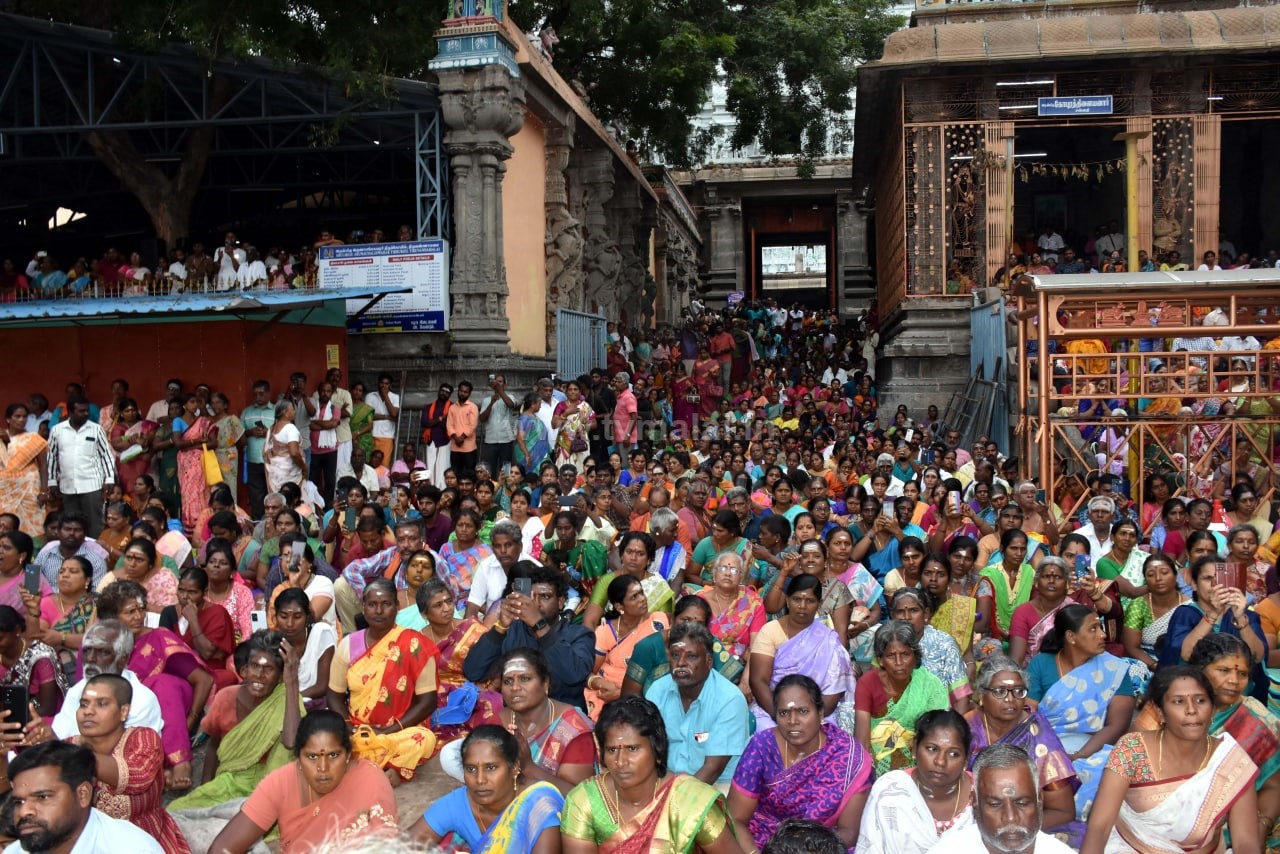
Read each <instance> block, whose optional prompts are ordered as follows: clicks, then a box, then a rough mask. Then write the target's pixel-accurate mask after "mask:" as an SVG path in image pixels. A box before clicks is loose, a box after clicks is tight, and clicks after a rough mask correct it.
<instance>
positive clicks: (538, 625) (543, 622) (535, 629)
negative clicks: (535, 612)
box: [533, 619, 551, 635]
mask: <svg viewBox="0 0 1280 854" xmlns="http://www.w3.org/2000/svg"><path fill="white" fill-rule="evenodd" d="M550 625H551V624H550V623H548V622H547V621H546V620H541V619H540V620H538V622H536V623H534V624H533V633H534V634H535V635H536V634H537V633H538V632H540V631H542V630H543V629H545V628H547V627H548V626H550Z"/></svg>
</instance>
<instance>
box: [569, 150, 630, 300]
mask: <svg viewBox="0 0 1280 854" xmlns="http://www.w3.org/2000/svg"><path fill="white" fill-rule="evenodd" d="M570 170H571V174H572V176H573V181H574V187H575V189H574V190H573V192H574V194H575V202H576V205H575V210H576V211H578V212H579V213H578V217H579V219H581V220H582V222H583V225H584V226H585V227H584V230H583V233H584V236H585V238H586V246H585V248H584V249H583V263H582V270H583V275H584V276H585V287H586V293H585V296H584V300H585V305H584V308H585V309H586V310H588V311H590V310H593V309H595V308H598V307H601V306H603V305H605V304H606V303H608V302H609V301H610V300H612V299H613V296H614V295H613V289H614V286H615V285H616V284H617V282H618V277H619V275H620V274H621V273H622V263H623V258H622V252H621V251H620V250H619V248H618V244H617V242H616V240H615V239H614V235H613V234H612V232H611V231H610V230H609V212H608V209H607V206H608V204H609V202H610V201H611V200H612V199H613V193H614V188H615V186H616V182H617V178H616V176H615V175H614V172H613V154H612V152H610V151H609V150H608V149H607V148H588V149H578V150H576V151H575V152H574V154H573V158H572V163H571V166H570Z"/></svg>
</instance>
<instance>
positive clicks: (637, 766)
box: [560, 697, 743, 854]
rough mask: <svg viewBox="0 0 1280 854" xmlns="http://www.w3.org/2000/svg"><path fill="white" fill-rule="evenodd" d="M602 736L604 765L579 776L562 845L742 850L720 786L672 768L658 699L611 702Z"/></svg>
mask: <svg viewBox="0 0 1280 854" xmlns="http://www.w3.org/2000/svg"><path fill="white" fill-rule="evenodd" d="M596 743H597V745H599V748H600V756H601V757H602V758H601V764H602V765H603V766H604V773H602V774H599V775H596V776H594V777H590V778H588V779H587V780H584V781H583V782H582V783H579V784H578V785H577V786H575V787H574V788H573V790H572V791H570V792H569V794H568V796H567V797H566V798H565V804H564V812H563V815H562V816H561V818H560V838H561V841H562V850H564V851H565V852H568V854H595V852H597V851H606V852H608V851H619V850H623V846H624V845H625V846H626V848H625V850H635V851H692V850H693V848H694V846H697V848H698V849H699V850H700V851H702V852H704V854H737V852H739V851H741V850H743V849H742V848H741V847H740V845H739V842H738V840H737V839H736V838H735V830H734V825H733V820H732V819H731V818H730V817H729V814H728V811H727V809H726V807H725V802H724V798H723V797H721V795H720V793H719V792H717V791H716V790H715V789H714V788H712V787H711V786H708V785H707V784H706V783H703V782H701V781H699V780H696V779H694V778H693V777H690V776H688V775H686V774H669V773H668V772H667V730H666V725H665V724H664V723H663V721H662V715H661V714H659V712H658V707H657V706H655V705H654V704H653V703H651V702H649V701H648V700H646V699H644V698H643V697H622V698H621V699H618V700H614V701H613V702H612V703H609V704H608V705H606V706H605V708H604V711H603V712H601V714H600V722H599V724H598V725H597V727H596ZM619 772H622V773H621V774H619Z"/></svg>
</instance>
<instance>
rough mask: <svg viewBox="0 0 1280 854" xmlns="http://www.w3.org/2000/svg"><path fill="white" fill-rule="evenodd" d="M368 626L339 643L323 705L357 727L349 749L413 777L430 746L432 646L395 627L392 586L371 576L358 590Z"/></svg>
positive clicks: (397, 776) (394, 778) (393, 777)
mask: <svg viewBox="0 0 1280 854" xmlns="http://www.w3.org/2000/svg"><path fill="white" fill-rule="evenodd" d="M364 619H365V622H366V623H367V624H368V626H369V627H368V628H367V629H361V630H360V631H358V632H353V633H351V634H349V635H344V636H343V638H342V640H340V641H338V646H337V648H336V650H335V651H334V654H333V663H332V665H330V668H329V708H330V709H332V710H333V711H335V712H337V713H338V714H340V715H342V717H343V718H344V719H346V720H348V721H350V722H351V723H352V725H353V726H355V727H356V732H355V738H354V742H355V753H356V756H358V757H360V758H362V759H368V760H369V761H371V762H373V763H374V764H375V765H377V766H378V767H379V768H381V769H383V770H384V771H385V772H386V773H387V779H388V780H389V781H391V783H392V785H399V784H400V783H401V782H402V781H404V780H412V779H413V775H414V772H415V771H416V770H417V768H418V766H419V765H421V764H422V763H423V762H426V761H427V760H428V759H430V758H431V756H432V754H434V753H435V751H436V743H437V741H436V736H435V733H433V732H432V731H431V730H430V729H428V728H427V726H426V723H427V719H428V718H430V717H431V713H432V712H434V711H435V709H436V655H437V654H438V650H437V649H436V646H435V644H433V643H432V642H431V641H429V640H427V639H426V638H425V637H423V636H422V635H420V634H418V633H417V632H415V631H413V630H412V629H406V628H404V627H402V626H397V625H396V622H395V620H396V586H395V582H393V581H391V580H390V579H388V578H375V579H373V580H372V581H370V582H369V584H368V585H367V586H366V587H365V589H364Z"/></svg>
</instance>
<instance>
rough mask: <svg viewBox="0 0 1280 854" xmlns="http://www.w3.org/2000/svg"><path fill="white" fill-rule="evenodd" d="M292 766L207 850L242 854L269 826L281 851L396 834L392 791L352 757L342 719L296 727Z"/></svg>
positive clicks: (271, 778)
mask: <svg viewBox="0 0 1280 854" xmlns="http://www.w3.org/2000/svg"><path fill="white" fill-rule="evenodd" d="M297 741H298V746H297V749H296V750H295V751H294V755H295V756H296V757H297V759H296V761H294V762H289V763H288V764H286V765H283V766H281V767H279V768H277V769H276V770H275V771H272V772H271V773H270V774H268V775H267V776H266V777H265V778H264V779H263V780H262V782H261V783H260V784H259V785H258V786H257V788H255V789H254V790H253V794H251V795H250V796H249V799H248V800H247V801H245V802H244V806H242V807H241V808H240V812H238V813H236V815H235V817H234V818H232V819H231V821H230V822H228V823H227V826H226V828H224V829H223V831H222V832H221V833H220V834H218V837H217V838H216V839H215V840H214V841H213V844H212V845H210V846H209V850H210V851H218V852H227V854H245V852H247V851H248V850H249V849H250V848H252V847H253V846H254V844H256V843H257V842H258V841H259V840H260V839H262V837H263V836H266V835H267V833H268V832H270V830H271V828H273V827H278V828H279V830H280V850H281V851H312V850H316V849H317V848H319V847H320V846H323V845H325V844H326V843H328V844H332V845H334V846H335V847H336V846H341V845H342V844H343V843H344V842H350V841H351V840H352V839H355V838H357V837H368V836H369V835H370V834H377V833H386V834H388V835H394V834H395V833H396V831H397V828H398V826H399V825H398V820H397V814H396V797H395V792H393V791H392V790H391V785H390V784H389V783H388V782H387V778H386V777H385V776H383V774H382V772H381V771H380V770H379V769H378V768H377V766H375V765H373V764H371V763H369V762H367V761H365V760H363V759H358V758H356V757H355V755H354V754H353V752H352V749H351V731H350V728H348V727H347V724H346V722H345V721H344V720H343V719H342V717H341V716H340V715H337V714H335V713H333V712H329V711H318V712H312V713H310V714H309V715H307V716H306V717H305V718H303V719H302V721H301V722H300V723H299V724H298V735H297Z"/></svg>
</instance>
